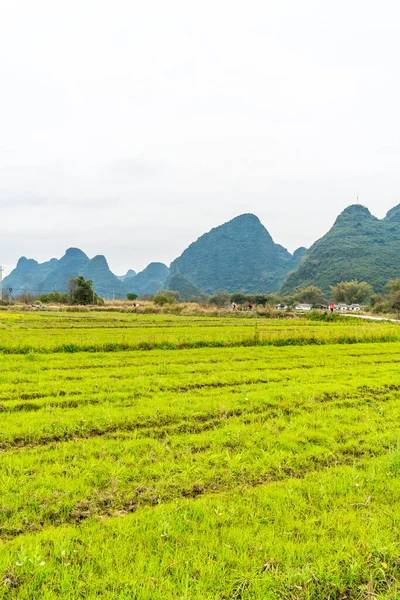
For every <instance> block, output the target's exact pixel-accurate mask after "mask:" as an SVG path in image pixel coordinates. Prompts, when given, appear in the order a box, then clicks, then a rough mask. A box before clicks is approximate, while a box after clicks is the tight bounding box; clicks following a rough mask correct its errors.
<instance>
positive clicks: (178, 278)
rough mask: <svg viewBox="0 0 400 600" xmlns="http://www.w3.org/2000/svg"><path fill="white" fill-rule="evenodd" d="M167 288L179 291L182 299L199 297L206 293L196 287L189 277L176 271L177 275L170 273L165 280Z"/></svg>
mask: <svg viewBox="0 0 400 600" xmlns="http://www.w3.org/2000/svg"><path fill="white" fill-rule="evenodd" d="M165 289H166V290H172V291H174V292H178V294H179V296H180V298H182V300H192V299H194V300H195V299H199V298H201V297H202V296H204V294H203V293H202V291H201V290H200V289H199V288H198V287H196V286H195V285H194V284H193V283H192V282H191V281H190V280H189V279H188V278H187V277H185V276H184V275H180V274H179V273H175V275H169V276H168V279H167V281H166V282H165Z"/></svg>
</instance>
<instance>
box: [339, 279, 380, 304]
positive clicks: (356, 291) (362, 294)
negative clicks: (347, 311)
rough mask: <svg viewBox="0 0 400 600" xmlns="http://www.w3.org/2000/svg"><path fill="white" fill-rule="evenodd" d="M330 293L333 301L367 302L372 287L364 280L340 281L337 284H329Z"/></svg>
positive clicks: (348, 302) (347, 302)
mask: <svg viewBox="0 0 400 600" xmlns="http://www.w3.org/2000/svg"><path fill="white" fill-rule="evenodd" d="M331 290H332V295H333V297H334V299H335V302H345V303H346V304H362V303H363V302H367V301H368V300H369V299H370V297H371V296H372V294H373V289H372V287H371V286H370V285H369V284H368V283H367V282H366V281H360V282H358V281H357V280H356V279H354V280H353V281H341V282H340V283H338V284H337V285H334V286H331Z"/></svg>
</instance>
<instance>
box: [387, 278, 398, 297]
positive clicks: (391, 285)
mask: <svg viewBox="0 0 400 600" xmlns="http://www.w3.org/2000/svg"><path fill="white" fill-rule="evenodd" d="M385 290H387V291H388V292H389V294H394V293H395V292H400V279H389V281H388V282H387V284H386V285H385Z"/></svg>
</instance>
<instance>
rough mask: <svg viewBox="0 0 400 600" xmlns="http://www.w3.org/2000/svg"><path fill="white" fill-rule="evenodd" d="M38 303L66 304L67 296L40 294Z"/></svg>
mask: <svg viewBox="0 0 400 600" xmlns="http://www.w3.org/2000/svg"><path fill="white" fill-rule="evenodd" d="M39 300H40V302H43V304H49V303H51V302H54V303H55V304H68V294H62V293H61V292H56V291H54V292H49V293H48V294H42V295H41V296H39Z"/></svg>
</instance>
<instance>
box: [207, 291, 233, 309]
mask: <svg viewBox="0 0 400 600" xmlns="http://www.w3.org/2000/svg"><path fill="white" fill-rule="evenodd" d="M209 302H210V304H214V306H218V307H219V308H222V307H223V306H229V304H230V302H231V296H230V294H228V292H220V293H219V294H215V295H214V296H211V298H210V299H209Z"/></svg>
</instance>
